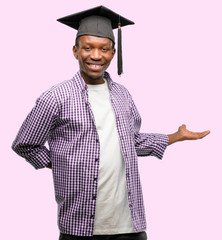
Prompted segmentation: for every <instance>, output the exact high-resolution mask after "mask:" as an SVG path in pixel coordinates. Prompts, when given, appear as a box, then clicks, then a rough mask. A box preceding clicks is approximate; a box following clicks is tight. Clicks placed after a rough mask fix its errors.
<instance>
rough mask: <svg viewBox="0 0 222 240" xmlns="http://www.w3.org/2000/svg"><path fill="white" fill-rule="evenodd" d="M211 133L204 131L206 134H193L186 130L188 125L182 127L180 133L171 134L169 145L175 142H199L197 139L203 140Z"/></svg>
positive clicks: (179, 129)
mask: <svg viewBox="0 0 222 240" xmlns="http://www.w3.org/2000/svg"><path fill="white" fill-rule="evenodd" d="M209 133H210V131H209V130H208V131H204V132H191V131H188V130H187V129H186V125H184V124H183V125H182V126H180V127H179V128H178V131H177V132H175V133H173V134H169V135H168V137H169V143H168V145H170V144H173V143H175V142H179V141H184V140H197V139H201V138H204V137H205V136H207V135H208V134H209Z"/></svg>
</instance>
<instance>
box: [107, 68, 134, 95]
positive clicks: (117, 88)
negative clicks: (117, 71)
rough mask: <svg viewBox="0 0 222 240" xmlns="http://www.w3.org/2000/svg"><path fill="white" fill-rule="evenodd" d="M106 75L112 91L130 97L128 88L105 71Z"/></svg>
mask: <svg viewBox="0 0 222 240" xmlns="http://www.w3.org/2000/svg"><path fill="white" fill-rule="evenodd" d="M106 77H107V79H108V81H109V85H110V86H111V89H112V91H113V92H115V93H117V94H121V95H124V96H125V97H127V98H131V94H130V92H129V90H128V89H127V88H126V87H125V86H124V85H123V84H120V83H117V82H115V81H113V80H112V79H111V77H110V75H109V74H108V73H107V72H106Z"/></svg>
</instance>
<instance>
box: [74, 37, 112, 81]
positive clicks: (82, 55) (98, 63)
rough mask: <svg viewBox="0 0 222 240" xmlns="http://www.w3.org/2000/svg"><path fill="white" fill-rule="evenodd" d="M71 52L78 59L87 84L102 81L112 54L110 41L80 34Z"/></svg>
mask: <svg viewBox="0 0 222 240" xmlns="http://www.w3.org/2000/svg"><path fill="white" fill-rule="evenodd" d="M73 53H74V56H75V58H76V59H78V61H79V67H80V72H81V74H82V77H83V79H84V80H85V82H86V83H87V84H101V83H103V82H104V81H103V75H104V72H105V70H106V69H107V68H108V66H109V64H110V62H111V60H112V58H113V56H114V54H115V49H114V48H113V45H112V41H111V40H110V39H108V38H101V37H94V36H90V35H85V36H80V37H79V38H78V46H74V47H73Z"/></svg>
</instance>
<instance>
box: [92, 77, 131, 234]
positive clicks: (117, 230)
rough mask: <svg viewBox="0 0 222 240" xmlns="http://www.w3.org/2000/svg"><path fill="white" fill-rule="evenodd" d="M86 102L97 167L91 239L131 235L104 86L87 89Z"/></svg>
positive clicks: (120, 162)
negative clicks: (97, 144)
mask: <svg viewBox="0 0 222 240" xmlns="http://www.w3.org/2000/svg"><path fill="white" fill-rule="evenodd" d="M88 96H89V102H90V105H91V108H92V111H93V115H94V118H95V122H96V128H97V132H98V134H99V140H100V165H99V179H98V194H97V199H96V214H95V225H94V232H93V234H94V235H101V234H104V235H105V234H121V233H132V232H135V231H134V229H133V225H132V222H131V217H130V210H129V204H128V197H127V189H126V173H125V162H124V160H123V157H122V152H121V148H120V141H119V136H118V132H117V128H116V119H115V114H114V111H113V108H112V105H111V101H110V94H109V89H108V84H107V82H106V81H105V83H104V84H98V85H88Z"/></svg>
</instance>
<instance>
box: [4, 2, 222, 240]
mask: <svg viewBox="0 0 222 240" xmlns="http://www.w3.org/2000/svg"><path fill="white" fill-rule="evenodd" d="M100 4H103V5H105V6H107V7H109V8H111V9H113V10H114V11H116V12H118V13H120V14H121V15H123V16H125V17H127V18H129V19H131V20H133V21H135V23H136V24H135V25H134V26H128V27H125V28H124V29H123V44H124V45H123V53H124V59H123V61H124V74H123V75H122V76H121V77H118V76H117V74H116V71H117V70H116V59H115V60H113V63H112V65H111V66H110V71H109V72H110V73H111V75H112V77H113V79H114V80H115V81H117V82H120V83H122V84H124V85H125V86H126V87H127V88H128V89H129V90H130V92H131V94H132V96H133V98H134V100H135V102H136V105H137V107H138V109H139V111H140V113H141V116H142V118H143V125H142V131H146V132H159V133H166V134H167V133H172V132H174V131H176V130H177V127H178V126H180V125H181V124H183V123H186V124H187V127H188V129H190V130H195V131H202V130H207V129H210V130H211V134H210V135H209V136H208V137H207V138H205V139H203V140H201V141H195V142H183V143H177V144H175V145H172V146H170V147H169V148H168V149H167V151H166V153H165V156H164V159H163V160H162V161H160V160H158V159H156V158H153V157H146V158H140V159H139V166H140V171H141V179H142V183H143V191H144V200H145V205H146V213H147V222H148V229H147V233H148V237H149V240H163V239H165V240H178V239H180V240H188V239H189V240H193V239H201V240H208V239H213V240H221V239H222V232H221V223H222V207H221V203H222V194H221V180H222V176H221V168H222V163H221V160H222V159H221V154H220V153H221V130H222V127H221V122H222V121H221V120H222V114H221V100H222V97H221V80H222V71H221V66H222V44H221V43H222V33H221V22H222V14H221V7H222V3H221V1H219V0H217V1H216V0H208V1H207V0H202V1H201V0H186V1H185V0H184V1H179V0H168V1H165V0H155V1H154V0H150V1H146V0H137V1H117V0H112V1H111V0H110V1H97V0H95V1H89V0H88V1H86V0H81V1H73V0H72V1H71V0H65V1H58V0H53V1H52V0H48V1H43V0H40V1H27V0H20V1H15V0H14V1H7V2H5V3H4V4H1V5H3V6H1V16H0V24H1V45H0V48H1V55H0V56H1V71H0V72H1V83H2V87H1V94H0V97H1V101H0V102H1V118H0V119H1V124H0V126H1V135H2V138H1V153H2V154H1V170H0V171H1V173H0V178H1V179H0V184H1V198H0V199H1V200H0V201H1V204H0V206H1V209H0V212H1V218H0V221H1V223H0V226H1V239H23V240H30V239H32V240H39V239H52V240H53V239H57V238H58V234H59V232H58V228H57V206H56V203H55V200H54V189H53V181H52V176H51V172H50V170H49V169H43V170H38V171H36V170H34V168H32V167H31V166H30V165H29V164H28V163H26V161H25V160H23V159H22V158H20V157H19V156H17V155H16V154H15V153H13V152H12V150H11V148H10V147H11V143H12V141H13V139H14V138H15V135H16V133H17V131H18V129H19V127H20V126H21V124H22V121H23V120H24V119H25V117H26V115H27V114H28V112H29V111H30V110H31V108H32V107H33V106H34V103H35V100H36V99H37V97H39V95H40V94H41V93H42V92H43V91H45V90H46V89H48V88H50V87H51V86H53V85H55V84H57V83H59V82H61V81H63V80H65V79H69V78H71V77H72V76H73V74H74V73H75V72H76V71H77V70H78V63H77V62H76V60H75V59H74V58H73V55H72V45H73V43H74V38H75V31H72V30H71V29H70V28H68V27H66V26H65V25H62V24H60V23H58V22H56V19H57V18H59V17H62V16H65V15H68V14H72V13H74V12H77V11H81V10H84V9H87V8H90V7H94V6H97V5H100ZM30 236H31V237H30Z"/></svg>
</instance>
